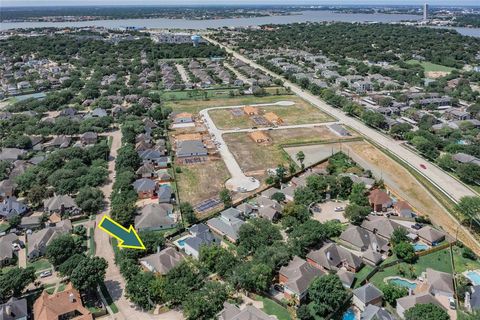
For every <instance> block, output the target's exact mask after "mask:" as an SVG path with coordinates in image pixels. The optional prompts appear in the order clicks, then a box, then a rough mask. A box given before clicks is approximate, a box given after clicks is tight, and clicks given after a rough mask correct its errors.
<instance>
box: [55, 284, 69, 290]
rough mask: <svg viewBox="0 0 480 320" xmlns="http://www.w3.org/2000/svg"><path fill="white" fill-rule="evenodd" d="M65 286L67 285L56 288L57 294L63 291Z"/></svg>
mask: <svg viewBox="0 0 480 320" xmlns="http://www.w3.org/2000/svg"><path fill="white" fill-rule="evenodd" d="M66 286H67V285H66V284H65V283H60V285H59V286H58V289H57V292H62V291H64V290H65V287H66Z"/></svg>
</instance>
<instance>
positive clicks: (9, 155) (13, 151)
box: [0, 148, 27, 162]
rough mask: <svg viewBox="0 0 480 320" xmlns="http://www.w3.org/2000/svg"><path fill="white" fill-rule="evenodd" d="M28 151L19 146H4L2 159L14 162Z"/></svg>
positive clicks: (0, 156) (0, 155)
mask: <svg viewBox="0 0 480 320" xmlns="http://www.w3.org/2000/svg"><path fill="white" fill-rule="evenodd" d="M26 152H27V151H25V150H22V149H18V148H2V151H1V152H0V160H4V161H9V162H13V161H15V160H18V159H19V158H20V157H21V156H22V155H24V154H25V153H26Z"/></svg>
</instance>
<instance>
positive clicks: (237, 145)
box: [223, 126, 354, 178]
mask: <svg viewBox="0 0 480 320" xmlns="http://www.w3.org/2000/svg"><path fill="white" fill-rule="evenodd" d="M268 135H269V136H270V137H271V138H272V143H271V144H268V145H265V144H257V143H255V142H253V141H252V139H251V138H250V137H249V136H248V134H247V133H229V134H224V135H223V138H224V140H225V142H226V144H227V145H228V147H229V148H230V151H231V152H232V153H233V155H234V156H235V159H237V161H238V163H239V164H240V167H241V168H242V170H243V171H244V172H255V173H257V175H255V176H256V177H257V178H262V177H264V176H265V170H267V169H269V168H275V167H276V166H278V165H279V164H283V165H285V166H286V167H288V165H289V163H290V162H291V161H292V160H291V159H290V156H289V155H288V154H287V153H286V152H285V151H284V150H283V148H282V145H284V144H291V143H312V142H313V143H314V142H318V143H325V142H329V141H332V140H337V139H338V136H337V135H336V134H334V133H333V132H332V131H330V129H328V128H327V127H325V126H318V127H315V128H297V129H284V130H271V131H268ZM353 137H354V136H352V138H353ZM259 173H262V174H259Z"/></svg>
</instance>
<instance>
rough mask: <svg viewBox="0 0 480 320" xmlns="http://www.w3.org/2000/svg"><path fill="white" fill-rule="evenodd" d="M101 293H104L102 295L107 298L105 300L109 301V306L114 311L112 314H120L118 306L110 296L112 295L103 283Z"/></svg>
mask: <svg viewBox="0 0 480 320" xmlns="http://www.w3.org/2000/svg"><path fill="white" fill-rule="evenodd" d="M100 291H102V294H103V296H104V297H105V300H106V301H107V304H108V306H109V307H110V309H111V310H112V312H113V313H117V312H118V308H117V306H116V305H115V303H114V302H113V299H112V297H111V296H110V294H109V293H108V290H107V287H105V284H104V283H101V284H100Z"/></svg>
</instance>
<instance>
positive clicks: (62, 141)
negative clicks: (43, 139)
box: [43, 135, 72, 149]
mask: <svg viewBox="0 0 480 320" xmlns="http://www.w3.org/2000/svg"><path fill="white" fill-rule="evenodd" d="M71 141H72V138H71V137H67V136H65V135H60V136H56V137H55V138H53V139H52V140H51V141H49V142H47V143H44V144H43V147H44V148H45V149H54V148H61V149H64V148H68V146H69V145H70V142H71Z"/></svg>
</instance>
